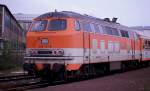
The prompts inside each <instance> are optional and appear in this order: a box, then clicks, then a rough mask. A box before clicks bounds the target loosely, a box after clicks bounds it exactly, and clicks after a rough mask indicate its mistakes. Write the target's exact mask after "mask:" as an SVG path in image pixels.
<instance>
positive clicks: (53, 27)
mask: <svg viewBox="0 0 150 91" xmlns="http://www.w3.org/2000/svg"><path fill="white" fill-rule="evenodd" d="M66 27H67V21H66V20H65V19H54V20H51V21H50V22H49V25H48V30H49V31H57V30H65V29H66Z"/></svg>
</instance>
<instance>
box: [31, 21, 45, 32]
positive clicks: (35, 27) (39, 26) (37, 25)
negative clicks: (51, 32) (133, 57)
mask: <svg viewBox="0 0 150 91" xmlns="http://www.w3.org/2000/svg"><path fill="white" fill-rule="evenodd" d="M46 25H47V20H40V21H34V22H33V24H32V26H31V30H30V31H37V32H38V31H44V30H45V28H46Z"/></svg>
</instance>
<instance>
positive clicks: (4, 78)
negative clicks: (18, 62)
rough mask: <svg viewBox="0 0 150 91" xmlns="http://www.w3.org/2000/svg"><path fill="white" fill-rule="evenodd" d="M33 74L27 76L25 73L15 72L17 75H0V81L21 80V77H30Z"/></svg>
mask: <svg viewBox="0 0 150 91" xmlns="http://www.w3.org/2000/svg"><path fill="white" fill-rule="evenodd" d="M32 77H33V76H29V75H27V74H17V75H9V76H0V82H6V81H13V80H15V81H16V80H21V79H30V78H32Z"/></svg>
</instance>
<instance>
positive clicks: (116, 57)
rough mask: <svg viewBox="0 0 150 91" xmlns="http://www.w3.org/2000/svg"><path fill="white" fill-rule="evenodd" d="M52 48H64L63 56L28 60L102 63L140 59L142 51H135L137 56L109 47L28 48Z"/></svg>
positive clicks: (38, 61)
mask: <svg viewBox="0 0 150 91" xmlns="http://www.w3.org/2000/svg"><path fill="white" fill-rule="evenodd" d="M32 49H35V50H52V49H54V50H55V49H62V50H64V55H63V56H62V57H26V58H28V59H31V60H26V62H31V63H32V62H35V63H62V64H74V63H77V64H87V63H101V62H111V61H127V60H133V59H137V60H138V59H140V51H138V50H136V51H135V56H134V57H135V58H133V55H132V52H131V50H130V51H127V50H120V51H119V52H109V50H108V49H103V50H101V49H98V48H97V49H90V50H89V49H83V48H28V49H27V51H29V50H32Z"/></svg>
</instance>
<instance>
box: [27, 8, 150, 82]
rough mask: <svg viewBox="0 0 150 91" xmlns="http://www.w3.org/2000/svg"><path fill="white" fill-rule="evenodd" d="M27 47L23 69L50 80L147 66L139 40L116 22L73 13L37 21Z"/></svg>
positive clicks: (48, 14) (49, 16)
mask: <svg viewBox="0 0 150 91" xmlns="http://www.w3.org/2000/svg"><path fill="white" fill-rule="evenodd" d="M26 43H27V44H26V47H27V49H26V56H25V64H24V69H25V70H27V71H28V72H29V74H36V75H40V76H44V77H45V76H46V77H48V78H50V79H51V80H54V79H55V80H56V79H65V78H68V77H83V76H90V75H95V74H101V73H107V72H109V71H112V70H118V69H126V68H131V67H136V66H139V64H141V62H143V63H145V62H144V61H142V60H143V51H145V50H143V49H142V44H141V38H140V36H139V35H138V34H137V33H136V32H134V31H132V29H131V28H129V27H126V26H123V25H121V24H119V23H116V19H115V18H113V20H112V21H110V20H109V19H108V18H106V19H104V20H103V19H99V18H95V17H93V16H89V15H81V14H78V13H75V12H70V11H62V12H50V13H46V14H43V15H41V16H39V17H37V18H35V19H34V21H33V23H32V25H31V27H30V29H29V31H28V33H27V35H26ZM142 43H143V42H142ZM148 62H149V61H148ZM148 62H147V63H148Z"/></svg>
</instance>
